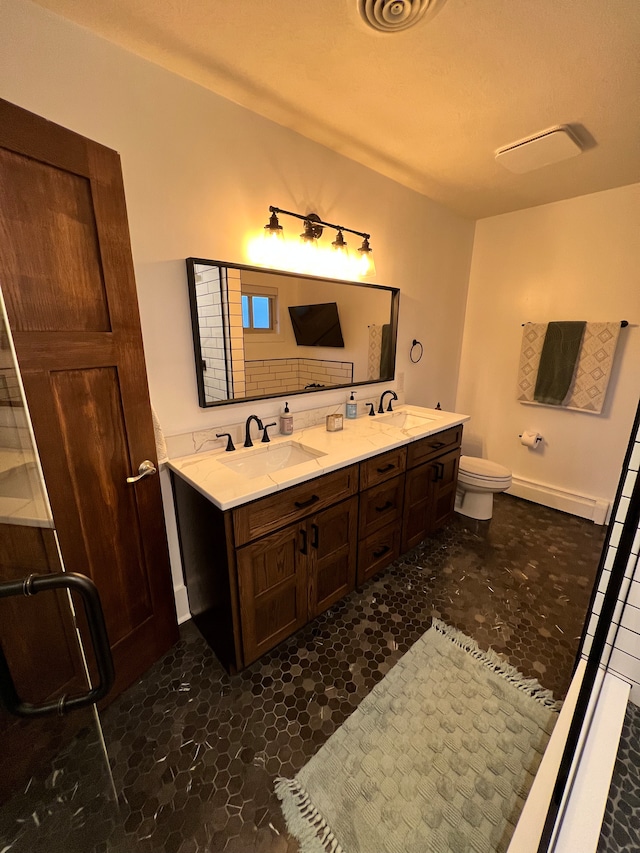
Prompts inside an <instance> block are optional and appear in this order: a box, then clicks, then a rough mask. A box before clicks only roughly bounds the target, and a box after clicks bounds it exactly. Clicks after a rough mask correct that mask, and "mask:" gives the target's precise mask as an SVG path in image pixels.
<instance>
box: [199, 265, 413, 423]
mask: <svg viewBox="0 0 640 853" xmlns="http://www.w3.org/2000/svg"><path fill="white" fill-rule="evenodd" d="M187 279H188V283H189V302H190V306H191V323H192V327H193V347H194V354H195V360H196V377H197V383H198V399H199V402H200V405H201V406H203V407H207V406H220V405H223V404H224V403H231V402H233V403H237V402H238V401H241V400H259V399H262V398H265V397H283V396H292V395H293V394H302V393H307V392H309V391H320V390H327V389H329V388H339V387H341V386H353V385H366V384H371V383H373V382H389V381H390V380H391V379H393V376H394V371H395V356H396V335H397V321H398V303H399V297H400V291H399V290H398V289H397V288H394V287H384V286H382V285H378V284H362V283H361V282H353V281H336V280H335V279H326V278H316V277H313V276H308V275H301V274H297V273H289V272H281V271H278V270H265V269H260V268H257V267H249V266H243V265H241V264H231V263H226V262H223V261H210V260H206V259H203V258H187Z"/></svg>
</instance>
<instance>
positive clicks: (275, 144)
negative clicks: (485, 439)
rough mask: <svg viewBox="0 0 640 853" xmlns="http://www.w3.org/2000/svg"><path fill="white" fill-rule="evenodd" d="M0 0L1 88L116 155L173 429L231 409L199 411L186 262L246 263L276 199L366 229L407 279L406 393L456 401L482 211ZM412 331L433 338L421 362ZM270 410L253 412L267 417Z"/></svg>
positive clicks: (160, 389) (147, 328) (403, 328)
mask: <svg viewBox="0 0 640 853" xmlns="http://www.w3.org/2000/svg"><path fill="white" fill-rule="evenodd" d="M0 2H1V3H2V10H1V17H2V41H3V46H2V51H1V52H0V95H1V96H2V97H3V98H5V99H7V100H9V101H12V102H13V103H16V104H18V105H20V106H23V107H25V108H27V109H29V110H31V111H33V112H35V113H38V114H40V115H43V116H45V117H46V118H49V119H51V120H53V121H55V122H57V123H58V124H62V125H64V126H66V127H69V128H71V129H72V130H75V131H78V132H79V133H82V134H84V135H85V136H88V137H90V138H92V139H95V140H97V141H99V142H101V143H103V144H104V145H107V146H109V147H111V148H114V149H116V150H117V151H119V152H120V155H121V158H122V168H123V174H124V183H125V191H126V197H127V206H128V212H129V223H130V230H131V242H132V248H133V256H134V262H135V272H136V279H137V285H138V293H139V301H140V312H141V317H142V331H143V338H144V345H145V351H146V355H147V367H148V373H149V385H150V390H151V396H152V400H153V402H154V406H155V408H156V410H157V413H158V416H159V419H160V421H161V424H162V426H163V428H164V430H165V432H166V433H167V434H174V433H181V432H185V431H188V430H192V429H201V428H204V427H210V426H216V425H219V424H224V423H226V422H228V421H229V411H228V409H227V408H226V407H223V408H221V409H220V408H217V409H213V410H202V409H200V408H199V407H198V401H197V395H196V383H195V373H194V365H193V350H192V344H191V328H190V319H189V306H188V299H187V290H186V275H185V269H184V258H186V257H188V256H196V257H201V258H212V259H216V260H228V261H235V262H243V261H246V256H245V243H246V239H247V238H248V236H249V235H250V234H251V233H256V232H259V231H261V229H262V226H263V225H264V223H265V222H266V220H267V218H268V206H269V204H275V205H278V206H281V207H283V208H286V209H289V210H296V211H302V212H307V211H309V210H311V209H313V210H315V211H316V212H317V213H318V214H319V215H320V216H321V217H322V218H325V219H327V220H328V221H330V222H335V221H339V222H344V223H345V224H346V225H348V226H350V227H353V228H356V229H358V230H366V231H369V232H370V233H371V235H372V237H371V244H372V247H373V249H374V252H375V257H376V264H377V269H378V275H377V279H378V280H379V281H380V282H381V283H383V284H389V285H393V286H396V287H400V288H401V289H402V294H403V295H402V298H401V308H400V336H399V347H398V349H399V357H398V370H399V372H400V373H405V374H406V376H405V388H406V392H407V396H408V397H409V399H411V400H412V402H415V403H418V404H419V403H424V404H431V405H435V402H436V400H437V399H440V400H441V402H442V405H443V407H452V406H453V403H454V400H455V390H456V381H457V374H458V364H459V351H460V345H461V340H462V326H463V320H464V305H465V299H466V287H467V279H468V268H469V262H470V253H471V246H472V240H473V229H474V225H473V223H472V222H469V221H467V220H463V219H461V218H459V217H458V216H456V215H454V214H452V213H450V212H448V211H447V210H445V209H444V208H442V207H440V206H439V205H437V204H435V203H434V202H431V201H430V200H429V199H427V198H425V197H423V196H420V195H419V194H417V193H414V192H412V191H410V190H408V189H406V188H404V187H401V186H400V185H398V184H396V183H394V182H393V181H390V180H388V179H387V178H383V177H381V176H380V175H378V174H376V173H374V172H372V171H370V170H369V169H366V168H364V167H362V166H359V165H357V164H356V163H354V162H353V161H351V160H348V159H346V158H344V157H342V156H340V155H339V154H336V153H334V152H331V151H329V150H328V149H326V148H323V147H322V146H320V145H317V144H315V143H313V142H310V141H308V140H306V139H304V138H303V137H301V136H299V135H297V134H295V133H292V132H291V131H288V130H286V129H284V128H282V127H280V126H278V125H276V124H274V123H272V122H269V121H267V120H265V119H263V118H261V117H259V116H257V115H256V114H254V113H251V112H250V111H248V110H246V109H244V108H241V107H239V106H237V105H234V104H232V103H230V102H229V101H226V100H224V99H223V98H220V97H218V96H216V95H214V94H212V93H211V92H208V91H207V90H205V89H203V88H201V87H199V86H196V85H194V84H192V83H190V82H188V81H186V80H184V79H182V78H180V77H178V76H176V75H174V74H171V73H169V72H167V71H164V70H162V69H161V68H159V67H157V66H155V65H153V64H151V63H149V62H147V61H145V60H142V59H140V58H138V57H136V56H134V55H133V54H130V53H127V52H126V51H124V50H122V49H120V48H118V47H116V46H114V45H112V44H110V43H108V42H106V41H104V40H102V39H100V38H97V37H95V36H93V35H92V34H90V33H89V32H87V31H86V30H83V29H81V28H79V27H77V26H74V25H72V24H70V23H67V22H66V21H64V20H63V19H62V18H59V17H57V16H55V15H52V14H51V13H49V12H47V11H45V10H43V9H41V8H40V7H38V6H35V5H33V4H31V3H27V2H24V0H0ZM291 222H294V220H291ZM283 224H284V225H285V227H286V225H287V223H286V222H283ZM291 227H296V224H295V222H294V225H293V226H291ZM298 227H299V226H298ZM414 337H417V338H420V339H421V340H422V341H423V342H424V344H425V358H424V359H423V361H422V362H421V364H420V365H418V366H414V365H411V364H410V362H409V359H408V353H409V347H410V343H411V340H412V339H413V338H414ZM322 393H323V392H320V393H319V394H318V396H321V394H322ZM325 393H329V392H325ZM343 398H344V399H346V394H341V396H340V399H343ZM299 399H300V398H298V400H299ZM302 402H303V401H301V403H302ZM318 402H319V404H320V401H319V400H318ZM265 405H266V404H261V406H262V407H261V406H260V405H258V404H253V405H252V406H251V407H247V410H249V408H250V409H251V410H254V411H257V412H258V413H259V414H260V413H264V414H270V413H271V412H270V409H269V407H268V406H266V408H265ZM307 405H308V404H307ZM272 407H273V404H272Z"/></svg>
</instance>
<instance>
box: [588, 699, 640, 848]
mask: <svg viewBox="0 0 640 853" xmlns="http://www.w3.org/2000/svg"><path fill="white" fill-rule="evenodd" d="M637 850H640V708H638V707H637V706H636V705H633V704H632V703H631V702H629V704H628V705H627V711H626V714H625V718H624V725H623V727H622V735H621V737H620V745H619V747H618V755H617V757H616V763H615V767H614V768H613V778H612V779H611V787H610V789H609V799H608V801H607V807H606V809H605V814H604V820H603V822H602V833H601V835H600V840H599V842H598V851H597V853H630V851H637Z"/></svg>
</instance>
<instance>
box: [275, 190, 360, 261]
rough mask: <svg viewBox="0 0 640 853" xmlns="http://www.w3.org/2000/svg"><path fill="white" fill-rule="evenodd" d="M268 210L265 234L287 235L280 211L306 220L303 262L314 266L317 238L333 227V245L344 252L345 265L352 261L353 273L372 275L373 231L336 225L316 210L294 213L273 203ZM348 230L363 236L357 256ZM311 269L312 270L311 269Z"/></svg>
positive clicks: (342, 254)
mask: <svg viewBox="0 0 640 853" xmlns="http://www.w3.org/2000/svg"><path fill="white" fill-rule="evenodd" d="M269 213H270V217H269V221H268V222H267V224H266V225H265V226H264V236H265V237H266V238H275V239H277V240H282V238H283V236H284V229H283V227H282V225H280V222H279V220H278V215H279V214H280V215H284V216H293V217H295V218H296V219H300V220H301V221H302V222H303V223H304V230H303V231H302V233H301V234H300V240H301V241H302V244H303V246H304V251H303V252H302V254H301V255H300V257H302V258H304V265H305V266H306V267H309V268H312V267H313V259H312V257H311V252H313V251H315V250H318V251H320V245H319V242H318V239H319V238H320V237H322V234H323V231H324V229H325V228H333V229H334V230H335V231H336V238H335V240H333V241H332V243H331V245H332V247H333V250H334V251H335V253H336V255H339V256H341V258H342V260H343V263H344V264H345V265H349V266H350V267H351V269H352V271H353V273H355V275H357V276H371V275H374V274H375V264H374V261H373V250H372V249H371V245H370V243H369V239H370V237H371V235H370V234H367V233H366V232H364V231H356V230H355V229H354V228H346V227H345V226H344V225H334V224H333V223H332V222H325V221H324V220H322V219H320V217H319V216H318V215H317V213H306V214H302V213H294V212H293V211H291V210H283V209H282V208H280V207H274V206H273V205H271V206H270V207H269ZM345 231H347V232H348V233H350V234H356V235H357V236H358V237H362V245H361V246H360V248H359V249H358V255H357V256H352V255H350V253H349V248H348V245H347V242H346V240H345V239H344V232H345ZM309 271H313V270H312V269H310V270H309Z"/></svg>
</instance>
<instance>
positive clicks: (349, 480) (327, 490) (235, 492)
mask: <svg viewBox="0 0 640 853" xmlns="http://www.w3.org/2000/svg"><path fill="white" fill-rule="evenodd" d="M467 420H468V417H467V416H466V415H460V414H455V413H451V412H444V411H441V410H435V409H425V408H419V407H415V406H403V407H400V408H398V409H397V410H396V411H393V412H386V413H382V414H377V415H375V416H374V417H368V416H364V417H360V418H357V419H355V420H345V421H344V428H343V429H342V430H339V431H336V432H329V431H327V430H326V429H325V427H324V425H321V426H314V427H310V428H307V429H302V430H298V431H296V433H295V438H293V439H292V438H291V437H289V436H274V437H273V438H272V439H271V440H270V442H269V443H260V440H259V438H258V439H254V440H255V442H256V443H255V445H254V446H253V447H250V448H244V447H241V448H239V449H238V450H236V451H234V452H226V451H224V450H216V451H211V452H208V453H200V454H196V455H193V456H187V457H184V458H181V459H173V460H171V461H170V462H169V468H170V469H171V471H172V481H173V489H174V496H175V504H176V517H177V522H178V533H179V540H180V548H181V554H182V563H183V567H184V574H185V583H186V587H187V592H188V597H189V608H190V611H191V614H192V617H193V619H194V621H195V623H196V624H197V625H198V627H199V629H200V631H201V632H202V634H203V635H204V636H205V638H206V639H207V641H208V642H209V644H210V645H211V646H212V648H213V649H214V651H215V652H216V655H217V656H218V658H219V659H220V661H221V662H222V664H223V665H224V666H225V667H226V668H227V669H229V670H230V671H237V670H240V669H242V668H243V667H245V666H248V665H249V664H251V663H252V662H253V661H255V660H257V659H258V658H259V657H260V656H261V655H263V654H265V653H266V652H267V651H268V650H269V649H271V648H273V647H274V646H276V645H277V644H278V643H280V642H281V641H282V640H284V639H285V638H287V637H288V636H290V635H291V634H293V633H294V632H295V631H297V630H298V629H299V628H301V627H302V626H303V625H305V624H306V623H307V622H309V621H310V620H311V619H313V618H315V617H316V616H318V615H319V614H320V613H322V612H323V611H325V610H326V609H327V608H329V607H331V605H332V604H334V603H335V602H337V601H339V600H340V599H341V598H342V597H343V596H345V595H347V594H348V593H349V592H351V591H352V590H354V589H355V588H356V586H359V585H361V584H362V583H363V582H364V581H366V580H367V579H368V578H370V577H371V576H372V575H374V574H376V573H377V572H378V571H380V570H381V569H383V568H384V567H385V566H387V565H388V564H389V563H391V562H392V561H393V560H395V559H396V558H397V557H399V556H400V555H401V554H403V553H405V552H406V551H408V550H409V549H411V548H412V547H414V546H415V545H417V544H418V543H419V542H420V541H422V539H424V538H425V537H427V536H429V535H430V534H432V533H434V532H435V531H436V530H438V528H440V527H441V526H442V525H443V524H444V523H445V522H446V521H447V520H448V519H449V518H450V516H451V515H452V513H453V508H454V501H455V491H456V480H457V471H458V461H459V458H460V443H461V439H462V424H463V423H464V422H465V421H467ZM248 426H249V423H248Z"/></svg>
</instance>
